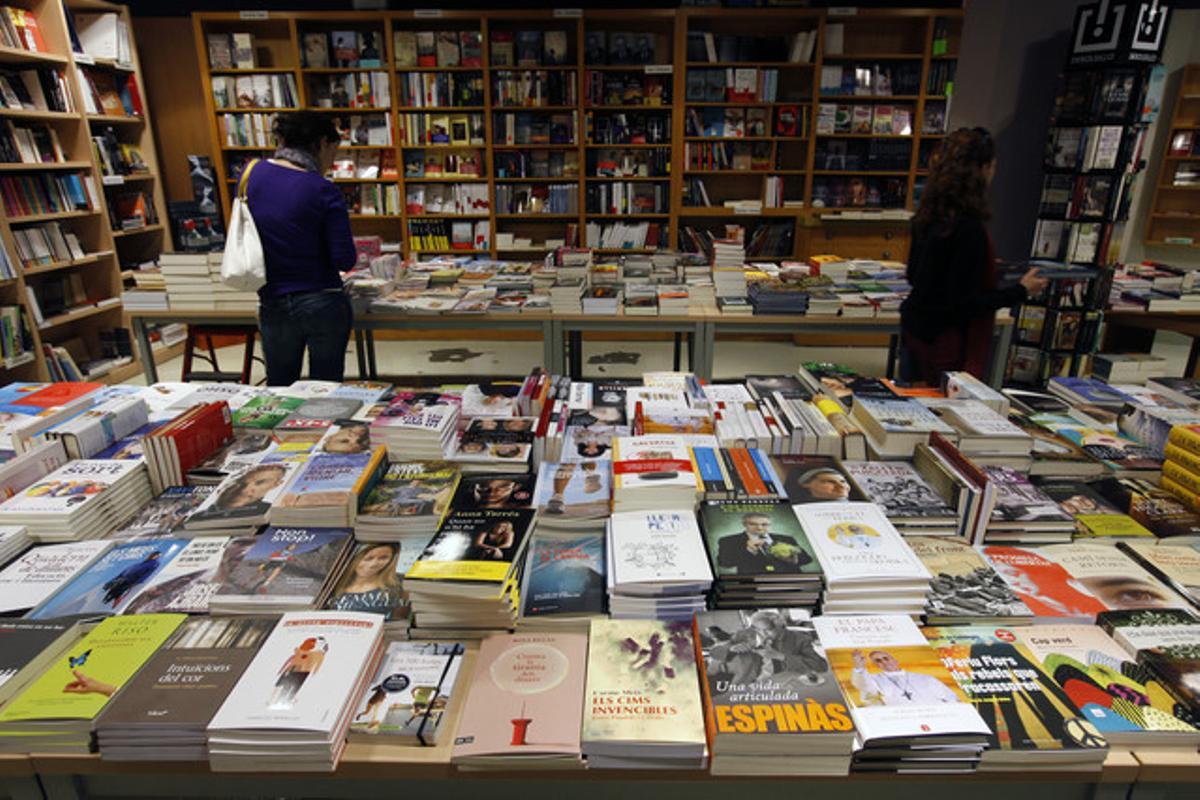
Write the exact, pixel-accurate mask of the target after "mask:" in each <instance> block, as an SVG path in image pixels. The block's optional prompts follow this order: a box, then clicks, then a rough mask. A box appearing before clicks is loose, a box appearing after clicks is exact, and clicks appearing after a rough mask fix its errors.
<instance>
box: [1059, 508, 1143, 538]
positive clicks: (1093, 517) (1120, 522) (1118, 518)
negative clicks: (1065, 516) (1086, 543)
mask: <svg viewBox="0 0 1200 800" xmlns="http://www.w3.org/2000/svg"><path fill="white" fill-rule="evenodd" d="M1075 521H1076V522H1078V523H1079V525H1080V527H1081V528H1082V529H1083V531H1082V533H1083V534H1084V535H1086V536H1096V537H1098V538H1117V537H1119V538H1129V537H1131V536H1138V537H1142V536H1145V537H1148V538H1151V539H1153V538H1155V537H1154V534H1153V533H1152V532H1150V531H1149V530H1148V529H1147V528H1146V527H1144V526H1143V525H1142V524H1141V523H1139V522H1138V521H1137V520H1135V519H1134V518H1133V517H1131V516H1129V515H1128V514H1079V515H1077V516H1076V517H1075Z"/></svg>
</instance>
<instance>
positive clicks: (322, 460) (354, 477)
mask: <svg viewBox="0 0 1200 800" xmlns="http://www.w3.org/2000/svg"><path fill="white" fill-rule="evenodd" d="M384 454H385V453H384V450H383V448H378V449H376V450H375V451H374V452H367V453H351V454H347V455H343V454H340V453H322V454H320V455H315V456H312V457H311V458H309V459H308V460H307V461H306V462H305V463H304V464H302V465H301V466H300V468H299V469H298V470H297V471H296V476H295V477H294V478H293V479H292V480H291V481H289V482H288V484H287V486H286V487H285V488H284V490H283V492H281V493H280V495H279V497H278V499H277V500H276V501H275V506H276V507H283V508H309V507H318V506H346V507H347V508H349V507H351V506H356V505H357V497H356V492H357V491H358V489H360V488H361V487H362V485H363V484H364V482H365V481H366V480H367V479H368V478H369V476H370V475H371V474H372V473H373V472H374V471H375V470H379V469H382V466H383V460H384Z"/></svg>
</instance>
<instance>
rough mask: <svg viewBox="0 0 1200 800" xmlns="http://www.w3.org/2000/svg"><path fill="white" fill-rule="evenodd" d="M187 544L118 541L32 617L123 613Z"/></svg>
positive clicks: (41, 606) (161, 540)
mask: <svg viewBox="0 0 1200 800" xmlns="http://www.w3.org/2000/svg"><path fill="white" fill-rule="evenodd" d="M187 543H188V540H187V539H143V540H139V541H134V542H122V543H119V544H116V545H114V546H113V547H112V549H111V550H109V551H108V552H106V553H105V554H104V555H102V556H101V557H100V558H98V559H97V560H96V561H95V563H93V564H92V565H91V566H89V567H88V568H87V569H85V570H84V571H83V572H81V573H80V574H79V575H78V576H76V577H75V578H74V579H73V580H71V582H70V583H67V584H66V585H64V586H63V587H62V588H61V589H59V590H58V591H57V592H55V593H54V595H53V596H52V597H50V598H49V599H48V600H46V601H45V602H44V603H42V604H41V605H40V606H38V607H37V608H35V609H34V610H33V611H31V612H30V613H29V615H28V616H29V618H30V619H53V618H55V617H69V616H79V615H85V614H120V613H121V612H122V611H124V610H125V607H126V606H127V605H129V603H130V602H132V600H133V598H134V597H135V596H137V594H138V593H139V592H140V591H141V590H142V589H143V588H144V587H145V586H146V585H147V583H148V582H149V581H150V580H151V579H153V578H154V576H156V575H158V574H159V573H160V572H162V570H163V569H164V568H165V567H166V566H167V565H168V564H170V563H171V560H172V559H174V558H175V557H176V556H177V555H179V553H180V552H181V551H182V550H183V548H184V546H185V545H186V544H187Z"/></svg>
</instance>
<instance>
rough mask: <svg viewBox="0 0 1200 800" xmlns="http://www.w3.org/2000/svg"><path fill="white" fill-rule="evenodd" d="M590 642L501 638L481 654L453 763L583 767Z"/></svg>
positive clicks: (489, 641) (546, 636)
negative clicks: (584, 715)
mask: <svg viewBox="0 0 1200 800" xmlns="http://www.w3.org/2000/svg"><path fill="white" fill-rule="evenodd" d="M587 653H588V637H587V634H584V633H514V634H508V633H502V634H496V635H493V636H489V637H487V638H486V639H484V640H483V642H482V644H480V647H479V657H478V661H477V663H476V669H475V676H474V680H473V681H472V683H471V689H470V692H469V693H468V695H467V704H466V706H465V707H464V708H463V715H462V719H461V720H459V724H458V731H457V732H456V733H455V737H454V754H453V756H452V757H451V759H452V761H453V762H454V763H455V764H459V765H462V766H467V767H484V766H500V765H503V764H505V763H507V762H509V761H512V762H516V764H519V765H523V766H530V765H532V764H537V765H540V766H544V767H561V768H566V767H576V768H582V767H583V759H582V758H581V754H580V741H579V737H580V723H581V721H582V718H583V698H584V695H583V689H584V676H585V674H586V670H587Z"/></svg>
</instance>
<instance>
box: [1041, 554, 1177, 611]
mask: <svg viewBox="0 0 1200 800" xmlns="http://www.w3.org/2000/svg"><path fill="white" fill-rule="evenodd" d="M1038 552H1039V553H1041V554H1042V555H1043V556H1045V557H1046V558H1049V559H1051V560H1053V561H1055V562H1057V563H1058V564H1059V565H1060V566H1062V567H1063V568H1064V569H1065V570H1066V571H1067V572H1069V573H1070V574H1071V577H1072V578H1074V579H1075V581H1076V582H1077V583H1079V584H1080V585H1082V586H1083V588H1084V589H1086V590H1087V591H1089V592H1091V594H1092V595H1094V596H1095V597H1096V599H1097V600H1099V601H1100V602H1101V603H1103V604H1104V606H1105V607H1106V608H1107V609H1108V610H1110V611H1122V610H1129V611H1132V610H1136V609H1142V608H1183V607H1184V606H1185V605H1186V603H1185V602H1184V600H1183V598H1181V597H1180V596H1179V595H1177V594H1175V592H1173V591H1171V590H1170V589H1169V588H1168V587H1167V586H1165V585H1163V584H1162V583H1161V582H1159V580H1158V579H1157V578H1155V577H1154V576H1153V575H1151V574H1150V573H1149V572H1147V571H1146V570H1144V569H1142V567H1141V566H1139V565H1138V564H1137V563H1136V562H1135V561H1133V559H1131V558H1129V556H1127V555H1125V553H1123V552H1122V551H1120V550H1118V549H1117V548H1115V547H1112V546H1110V545H1107V544H1099V543H1097V544H1091V543H1088V542H1073V543H1071V544H1056V545H1051V546H1050V547H1042V548H1040V549H1039V550H1038Z"/></svg>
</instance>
